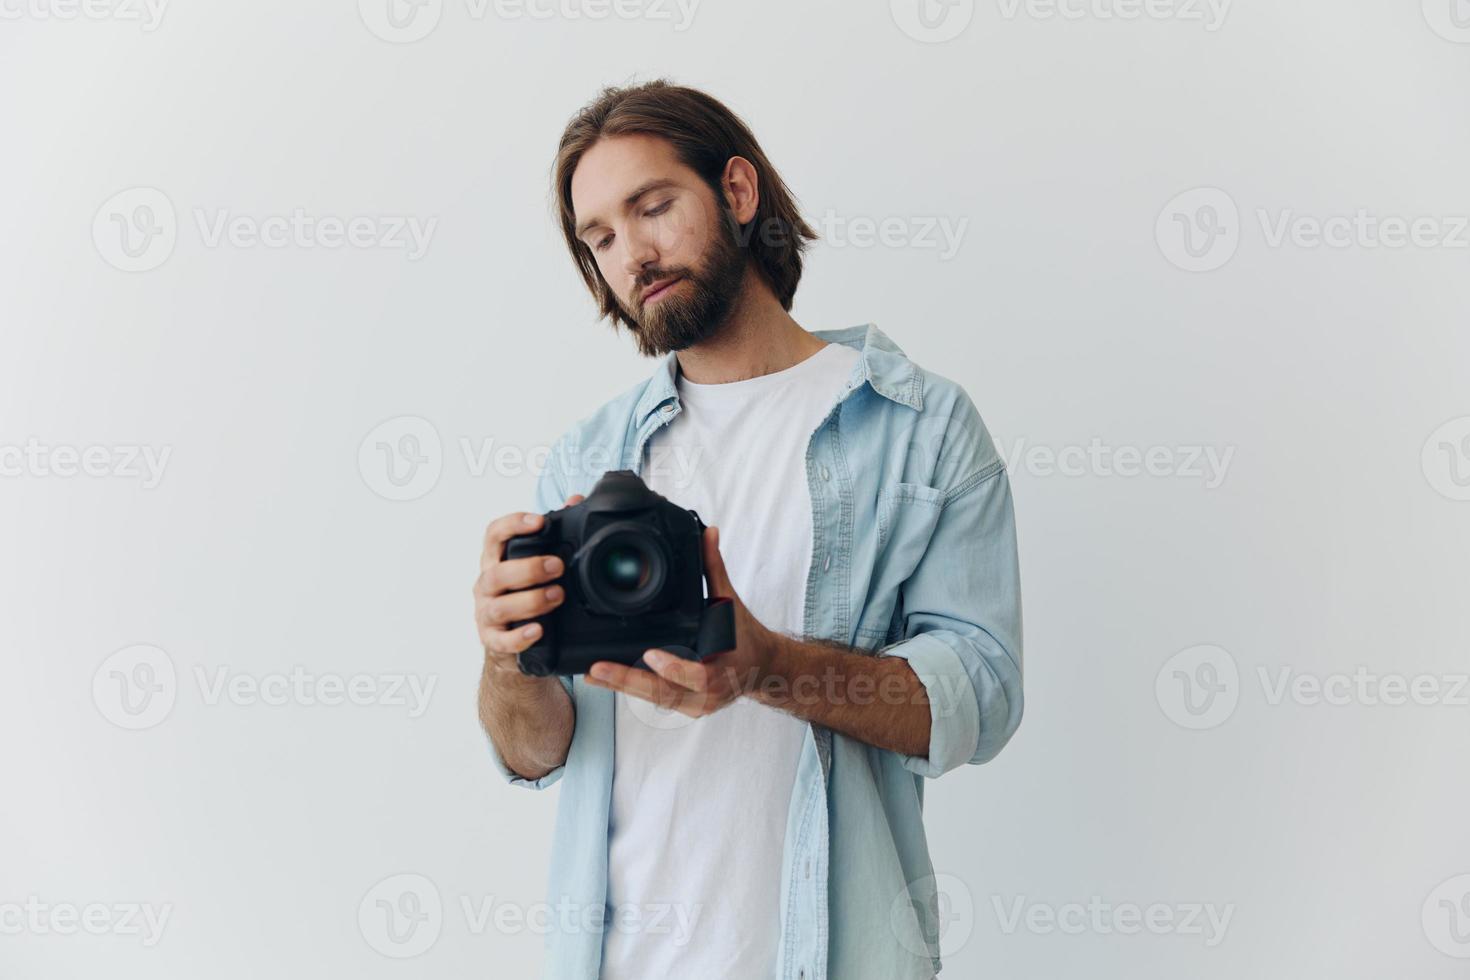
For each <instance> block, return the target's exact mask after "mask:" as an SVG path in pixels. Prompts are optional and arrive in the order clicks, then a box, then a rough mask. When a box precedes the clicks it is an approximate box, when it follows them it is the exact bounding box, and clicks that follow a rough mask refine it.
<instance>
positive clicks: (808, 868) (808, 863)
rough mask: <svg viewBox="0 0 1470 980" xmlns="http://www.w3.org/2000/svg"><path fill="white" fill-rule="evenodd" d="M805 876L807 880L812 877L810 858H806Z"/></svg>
mask: <svg viewBox="0 0 1470 980" xmlns="http://www.w3.org/2000/svg"><path fill="white" fill-rule="evenodd" d="M806 876H807V877H808V878H810V877H811V876H812V859H811V858H807V859H806Z"/></svg>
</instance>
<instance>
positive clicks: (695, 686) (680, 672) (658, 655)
mask: <svg viewBox="0 0 1470 980" xmlns="http://www.w3.org/2000/svg"><path fill="white" fill-rule="evenodd" d="M643 662H644V663H646V664H648V666H649V669H651V670H652V671H653V672H654V673H655V674H657V675H658V676H660V677H662V678H663V679H664V680H666V681H668V682H669V683H670V684H674V685H676V686H678V687H682V688H684V689H685V690H686V691H706V690H709V686H710V669H709V668H708V667H706V666H705V665H704V664H701V663H697V662H695V661H693V660H685V659H684V658H683V657H678V656H675V655H674V654H672V653H669V652H668V651H667V650H649V651H648V652H647V653H645V654H644V655H643Z"/></svg>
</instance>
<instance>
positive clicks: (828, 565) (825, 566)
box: [822, 555, 832, 572]
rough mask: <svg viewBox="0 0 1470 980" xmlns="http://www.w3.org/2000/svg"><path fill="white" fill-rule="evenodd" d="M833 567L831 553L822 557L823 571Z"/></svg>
mask: <svg viewBox="0 0 1470 980" xmlns="http://www.w3.org/2000/svg"><path fill="white" fill-rule="evenodd" d="M831 567H832V556H831V555H828V556H827V557H826V558H823V559H822V571H824V572H825V571H826V570H827V569H829V568H831Z"/></svg>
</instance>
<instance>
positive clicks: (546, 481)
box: [486, 443, 572, 789]
mask: <svg viewBox="0 0 1470 980" xmlns="http://www.w3.org/2000/svg"><path fill="white" fill-rule="evenodd" d="M557 448H558V449H559V448H561V444H560V443H559V444H558V447H557ZM557 458H558V457H557V452H556V450H555V449H554V450H553V451H552V452H551V453H550V454H549V455H548V458H547V462H546V468H545V469H543V470H542V471H541V475H540V476H539V477H537V480H536V492H535V508H536V510H537V511H539V512H540V513H543V514H545V513H547V512H549V511H553V510H558V509H560V508H561V507H562V505H563V504H565V503H566V497H567V495H566V494H565V493H564V492H563V490H562V480H561V477H560V475H559V473H558V469H559V467H558V465H557V462H556V461H557ZM557 680H559V681H560V682H561V685H562V687H564V688H566V692H567V696H568V697H571V696H572V679H571V678H570V677H557ZM486 741H488V742H489V743H490V760H491V761H492V762H493V763H494V764H495V768H496V770H498V771H499V773H500V775H501V776H502V777H503V778H504V779H505V780H506V781H507V782H509V783H510V784H511V785H512V786H520V787H522V788H524V789H546V788H547V787H548V786H551V785H552V784H554V783H555V782H556V781H557V780H558V779H560V778H561V777H562V773H563V772H564V771H565V769H566V767H565V766H557V767H556V768H555V769H553V770H551V772H549V773H547V774H546V775H544V776H542V777H541V778H540V779H527V778H525V777H524V776H522V775H520V774H519V773H517V772H515V771H513V770H512V769H511V768H510V766H508V765H506V764H505V759H504V757H503V756H501V754H500V750H499V749H498V748H496V747H495V742H494V741H493V740H490V739H489V738H488V737H487V739H486Z"/></svg>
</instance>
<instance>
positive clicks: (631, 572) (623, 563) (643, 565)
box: [602, 547, 648, 592]
mask: <svg viewBox="0 0 1470 980" xmlns="http://www.w3.org/2000/svg"><path fill="white" fill-rule="evenodd" d="M602 574H603V576H604V577H605V578H606V580H607V584H608V585H611V586H612V587H613V588H615V589H617V590H618V591H620V592H633V591H636V590H637V589H638V588H639V586H642V585H646V584H647V583H648V562H647V561H645V560H644V557H643V556H642V555H640V554H639V553H638V552H637V551H635V550H634V549H632V548H628V547H614V548H609V549H607V554H605V555H604V556H603V558H602Z"/></svg>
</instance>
